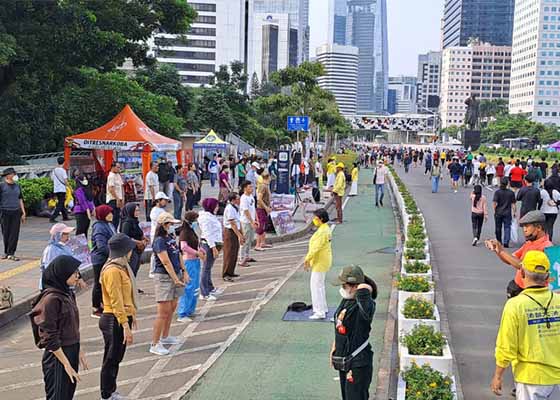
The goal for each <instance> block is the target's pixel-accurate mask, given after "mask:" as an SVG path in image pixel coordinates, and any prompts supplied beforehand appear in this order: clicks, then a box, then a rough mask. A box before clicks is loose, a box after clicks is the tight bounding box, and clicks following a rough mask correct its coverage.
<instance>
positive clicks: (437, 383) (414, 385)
mask: <svg viewBox="0 0 560 400" xmlns="http://www.w3.org/2000/svg"><path fill="white" fill-rule="evenodd" d="M402 377H403V380H404V381H405V382H406V400H453V398H454V396H453V392H452V391H451V384H452V381H451V378H450V377H449V376H444V375H443V374H442V373H441V372H439V371H436V370H434V369H432V368H431V367H430V366H429V365H428V364H424V365H423V366H421V367H420V366H418V365H416V364H415V363H413V364H412V365H411V366H410V367H409V368H407V369H405V370H404V371H403V372H402Z"/></svg>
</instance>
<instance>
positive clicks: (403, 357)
mask: <svg viewBox="0 0 560 400" xmlns="http://www.w3.org/2000/svg"><path fill="white" fill-rule="evenodd" d="M413 361H414V362H415V363H416V364H417V365H420V366H422V365H424V364H429V365H430V367H432V368H433V369H435V370H436V371H439V372H441V373H442V374H444V375H452V374H453V357H452V356H451V349H450V348H449V345H448V344H446V345H445V347H444V348H443V356H441V357H437V356H413V355H411V354H408V347H405V346H403V344H402V343H400V342H399V365H400V370H401V371H403V370H404V369H405V368H408V367H410V365H412V362H413Z"/></svg>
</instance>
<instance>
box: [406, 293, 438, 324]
mask: <svg viewBox="0 0 560 400" xmlns="http://www.w3.org/2000/svg"><path fill="white" fill-rule="evenodd" d="M403 315H404V317H405V318H408V319H436V317H435V315H434V304H433V303H430V302H429V301H426V300H424V299H422V298H421V297H409V298H408V299H406V301H405V302H404V307H403Z"/></svg>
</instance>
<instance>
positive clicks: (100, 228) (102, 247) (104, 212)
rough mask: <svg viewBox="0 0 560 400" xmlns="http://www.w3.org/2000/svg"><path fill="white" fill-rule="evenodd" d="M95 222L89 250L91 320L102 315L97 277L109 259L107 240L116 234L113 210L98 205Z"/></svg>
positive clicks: (99, 286) (106, 206)
mask: <svg viewBox="0 0 560 400" xmlns="http://www.w3.org/2000/svg"><path fill="white" fill-rule="evenodd" d="M95 215H96V217H97V221H96V222H95V223H94V224H93V228H92V231H91V232H92V233H91V241H92V242H93V249H92V250H91V263H92V265H93V290H92V292H91V305H92V307H93V311H92V313H91V316H92V317H93V318H100V317H101V314H103V307H102V306H101V300H102V294H101V284H100V282H99V277H100V276H101V269H102V268H103V265H104V264H105V262H106V261H107V258H108V257H109V239H111V238H112V237H113V235H115V233H117V232H116V231H115V227H114V225H113V223H112V222H113V209H112V208H111V207H110V206H108V205H106V204H103V205H100V206H98V207H97V208H96V209H95Z"/></svg>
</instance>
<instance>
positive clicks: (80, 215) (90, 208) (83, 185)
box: [72, 176, 95, 237]
mask: <svg viewBox="0 0 560 400" xmlns="http://www.w3.org/2000/svg"><path fill="white" fill-rule="evenodd" d="M76 186H77V187H76V190H75V191H74V199H75V202H74V209H73V210H72V211H73V212H74V215H75V216H76V235H81V234H84V235H86V237H87V234H88V229H89V225H90V223H91V219H92V216H93V214H94V211H95V205H94V204H93V192H92V191H91V187H90V185H89V182H88V179H87V178H86V177H85V176H80V177H78V178H77V179H76Z"/></svg>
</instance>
